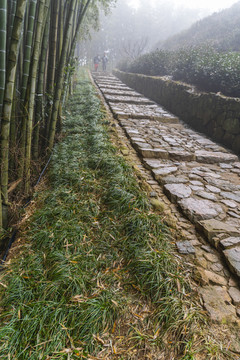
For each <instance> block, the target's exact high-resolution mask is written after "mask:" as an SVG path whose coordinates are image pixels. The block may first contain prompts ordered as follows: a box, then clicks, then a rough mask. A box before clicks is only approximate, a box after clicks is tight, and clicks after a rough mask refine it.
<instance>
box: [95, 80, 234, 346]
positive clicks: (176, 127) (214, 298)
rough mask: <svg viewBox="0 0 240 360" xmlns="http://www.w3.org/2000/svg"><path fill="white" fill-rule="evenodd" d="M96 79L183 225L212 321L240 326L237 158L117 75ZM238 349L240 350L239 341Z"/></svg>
mask: <svg viewBox="0 0 240 360" xmlns="http://www.w3.org/2000/svg"><path fill="white" fill-rule="evenodd" d="M93 77H94V80H95V83H96V84H97V86H98V87H99V89H100V90H101V93H102V94H103V96H104V98H105V100H106V102H107V103H108V106H109V107H110V110H111V112H112V114H113V116H114V118H115V119H116V122H115V126H116V127H117V131H118V134H119V137H120V139H121V140H120V141H121V142H122V147H121V150H122V153H123V155H125V156H126V157H128V158H129V159H131V160H132V161H134V163H135V165H136V166H137V167H138V169H139V170H140V172H141V176H142V177H143V178H145V179H146V181H147V183H148V184H149V186H150V190H149V195H150V197H152V201H151V202H152V204H153V206H155V207H156V208H157V209H158V210H160V211H161V212H162V213H164V214H166V222H167V223H169V224H170V225H172V226H173V227H174V228H175V230H176V234H175V236H176V238H177V240H176V239H175V241H176V247H177V249H178V251H179V253H180V254H181V256H182V258H183V261H186V262H188V263H189V267H191V268H192V269H193V273H194V277H195V280H196V281H197V282H198V284H199V293H200V294H201V296H202V301H203V304H204V307H205V308H206V310H207V311H208V313H209V315H210V317H211V319H212V320H213V321H215V322H220V323H221V322H222V323H229V324H231V323H238V326H240V320H239V317H240V290H239V279H240V162H239V159H238V157H237V156H236V155H234V154H232V153H231V152H229V151H228V150H226V149H225V148H223V147H222V146H220V145H218V144H216V143H214V142H213V141H211V140H209V139H208V138H206V137H205V136H204V135H202V134H199V133H197V132H195V131H193V130H192V129H190V128H188V127H187V126H186V125H185V124H184V123H183V122H181V120H179V119H178V118H177V117H175V116H174V115H172V114H170V113H168V112H167V111H166V110H165V109H163V108H162V107H161V106H159V105H157V104H156V103H154V102H152V101H151V100H149V99H147V98H145V97H143V96H142V95H141V94H139V93H137V92H135V91H134V90H133V89H131V88H129V87H127V86H126V85H125V84H123V83H122V82H121V81H120V80H118V79H117V78H116V77H114V76H112V75H108V74H103V73H99V74H93ZM236 347H237V349H238V351H239V352H240V341H239V340H238V342H237V344H236Z"/></svg>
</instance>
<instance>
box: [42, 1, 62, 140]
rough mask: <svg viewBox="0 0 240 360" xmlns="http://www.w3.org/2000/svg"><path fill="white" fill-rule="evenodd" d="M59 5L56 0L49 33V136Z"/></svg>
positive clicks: (47, 126) (53, 4) (53, 5)
mask: <svg viewBox="0 0 240 360" xmlns="http://www.w3.org/2000/svg"><path fill="white" fill-rule="evenodd" d="M59 5H60V0H55V1H54V2H53V3H52V16H51V30H50V34H49V43H50V47H49V60H48V74H47V94H48V103H47V111H46V112H47V122H46V130H45V136H46V138H47V137H48V133H49V124H50V119H51V116H52V101H53V94H54V80H55V72H56V60H57V56H56V55H57V40H58V39H57V38H58V23H59Z"/></svg>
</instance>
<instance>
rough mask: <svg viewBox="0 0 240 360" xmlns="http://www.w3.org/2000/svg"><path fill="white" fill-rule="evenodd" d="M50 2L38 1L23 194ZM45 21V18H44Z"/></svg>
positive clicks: (27, 174) (29, 157)
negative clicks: (41, 49)
mask: <svg viewBox="0 0 240 360" xmlns="http://www.w3.org/2000/svg"><path fill="white" fill-rule="evenodd" d="M49 2H50V0H39V7H38V18H37V25H36V36H35V41H34V49H33V56H32V64H31V72H30V82H29V90H30V91H29V102H28V118H27V132H26V153H25V159H26V160H25V169H24V170H25V171H24V179H25V193H26V194H28V193H29V190H30V163H31V145H32V128H33V113H34V100H35V93H36V82H37V69H38V64H39V58H40V48H41V41H42V30H43V28H44V25H45V24H44V13H45V12H44V10H45V3H46V4H48V6H49ZM45 21H46V16H45Z"/></svg>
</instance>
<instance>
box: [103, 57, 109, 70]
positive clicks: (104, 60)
mask: <svg viewBox="0 0 240 360" xmlns="http://www.w3.org/2000/svg"><path fill="white" fill-rule="evenodd" d="M107 63H108V57H107V54H106V53H104V55H103V57H102V69H103V71H106V70H107Z"/></svg>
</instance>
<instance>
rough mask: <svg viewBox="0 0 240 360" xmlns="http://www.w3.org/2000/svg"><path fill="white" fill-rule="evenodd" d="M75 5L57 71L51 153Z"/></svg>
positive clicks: (50, 143) (68, 18)
mask: <svg viewBox="0 0 240 360" xmlns="http://www.w3.org/2000/svg"><path fill="white" fill-rule="evenodd" d="M75 5H76V0H71V2H70V5H69V10H68V17H67V23H66V28H65V34H64V40H65V41H64V43H63V48H62V53H61V58H60V62H59V65H58V69H57V79H56V88H55V92H54V99H53V111H52V118H51V124H50V131H49V142H48V148H49V151H51V150H52V148H53V144H54V138H55V132H56V122H57V117H58V110H59V103H60V100H61V95H62V86H63V80H64V68H65V65H66V59H67V50H68V46H69V39H70V35H71V31H72V22H73V13H74V9H75Z"/></svg>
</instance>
